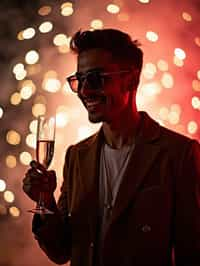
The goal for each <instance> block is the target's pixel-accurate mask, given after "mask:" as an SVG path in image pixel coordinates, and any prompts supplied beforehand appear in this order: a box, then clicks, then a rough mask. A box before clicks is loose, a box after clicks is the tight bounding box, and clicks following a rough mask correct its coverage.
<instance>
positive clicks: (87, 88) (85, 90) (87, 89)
mask: <svg viewBox="0 0 200 266" xmlns="http://www.w3.org/2000/svg"><path fill="white" fill-rule="evenodd" d="M79 94H80V95H82V96H86V97H87V96H90V95H92V94H94V89H93V88H92V87H91V84H90V83H89V82H88V81H87V79H85V80H84V81H83V84H82V86H81V88H80V90H79Z"/></svg>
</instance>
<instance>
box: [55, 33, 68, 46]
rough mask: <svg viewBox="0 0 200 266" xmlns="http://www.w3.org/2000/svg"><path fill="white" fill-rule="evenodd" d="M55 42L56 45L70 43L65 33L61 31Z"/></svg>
mask: <svg viewBox="0 0 200 266" xmlns="http://www.w3.org/2000/svg"><path fill="white" fill-rule="evenodd" d="M53 43H54V44H55V45H56V46H61V45H69V40H68V38H67V36H66V35H65V34H63V33H59V34H57V35H56V36H55V37H54V39H53Z"/></svg>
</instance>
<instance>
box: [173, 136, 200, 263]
mask: <svg viewBox="0 0 200 266" xmlns="http://www.w3.org/2000/svg"><path fill="white" fill-rule="evenodd" d="M180 157H182V162H181V167H180V168H179V170H180V172H179V177H178V179H177V182H176V210H175V240H174V241H175V247H174V250H175V265H176V266H199V265H200V145H199V143H198V142H197V141H195V140H192V141H190V142H189V144H188V145H187V147H186V149H185V152H184V153H183V154H180Z"/></svg>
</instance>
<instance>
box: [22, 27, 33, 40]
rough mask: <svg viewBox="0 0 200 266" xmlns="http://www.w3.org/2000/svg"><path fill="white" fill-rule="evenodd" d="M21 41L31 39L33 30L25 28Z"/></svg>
mask: <svg viewBox="0 0 200 266" xmlns="http://www.w3.org/2000/svg"><path fill="white" fill-rule="evenodd" d="M22 36H23V39H32V38H33V37H34V36H35V29H34V28H27V29H25V30H23V32H22Z"/></svg>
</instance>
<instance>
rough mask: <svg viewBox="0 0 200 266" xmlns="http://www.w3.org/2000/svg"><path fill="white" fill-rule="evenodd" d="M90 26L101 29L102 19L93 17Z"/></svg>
mask: <svg viewBox="0 0 200 266" xmlns="http://www.w3.org/2000/svg"><path fill="white" fill-rule="evenodd" d="M90 26H91V27H92V28H93V29H102V28H103V21H102V20H100V19H94V20H92V22H91V23H90Z"/></svg>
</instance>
